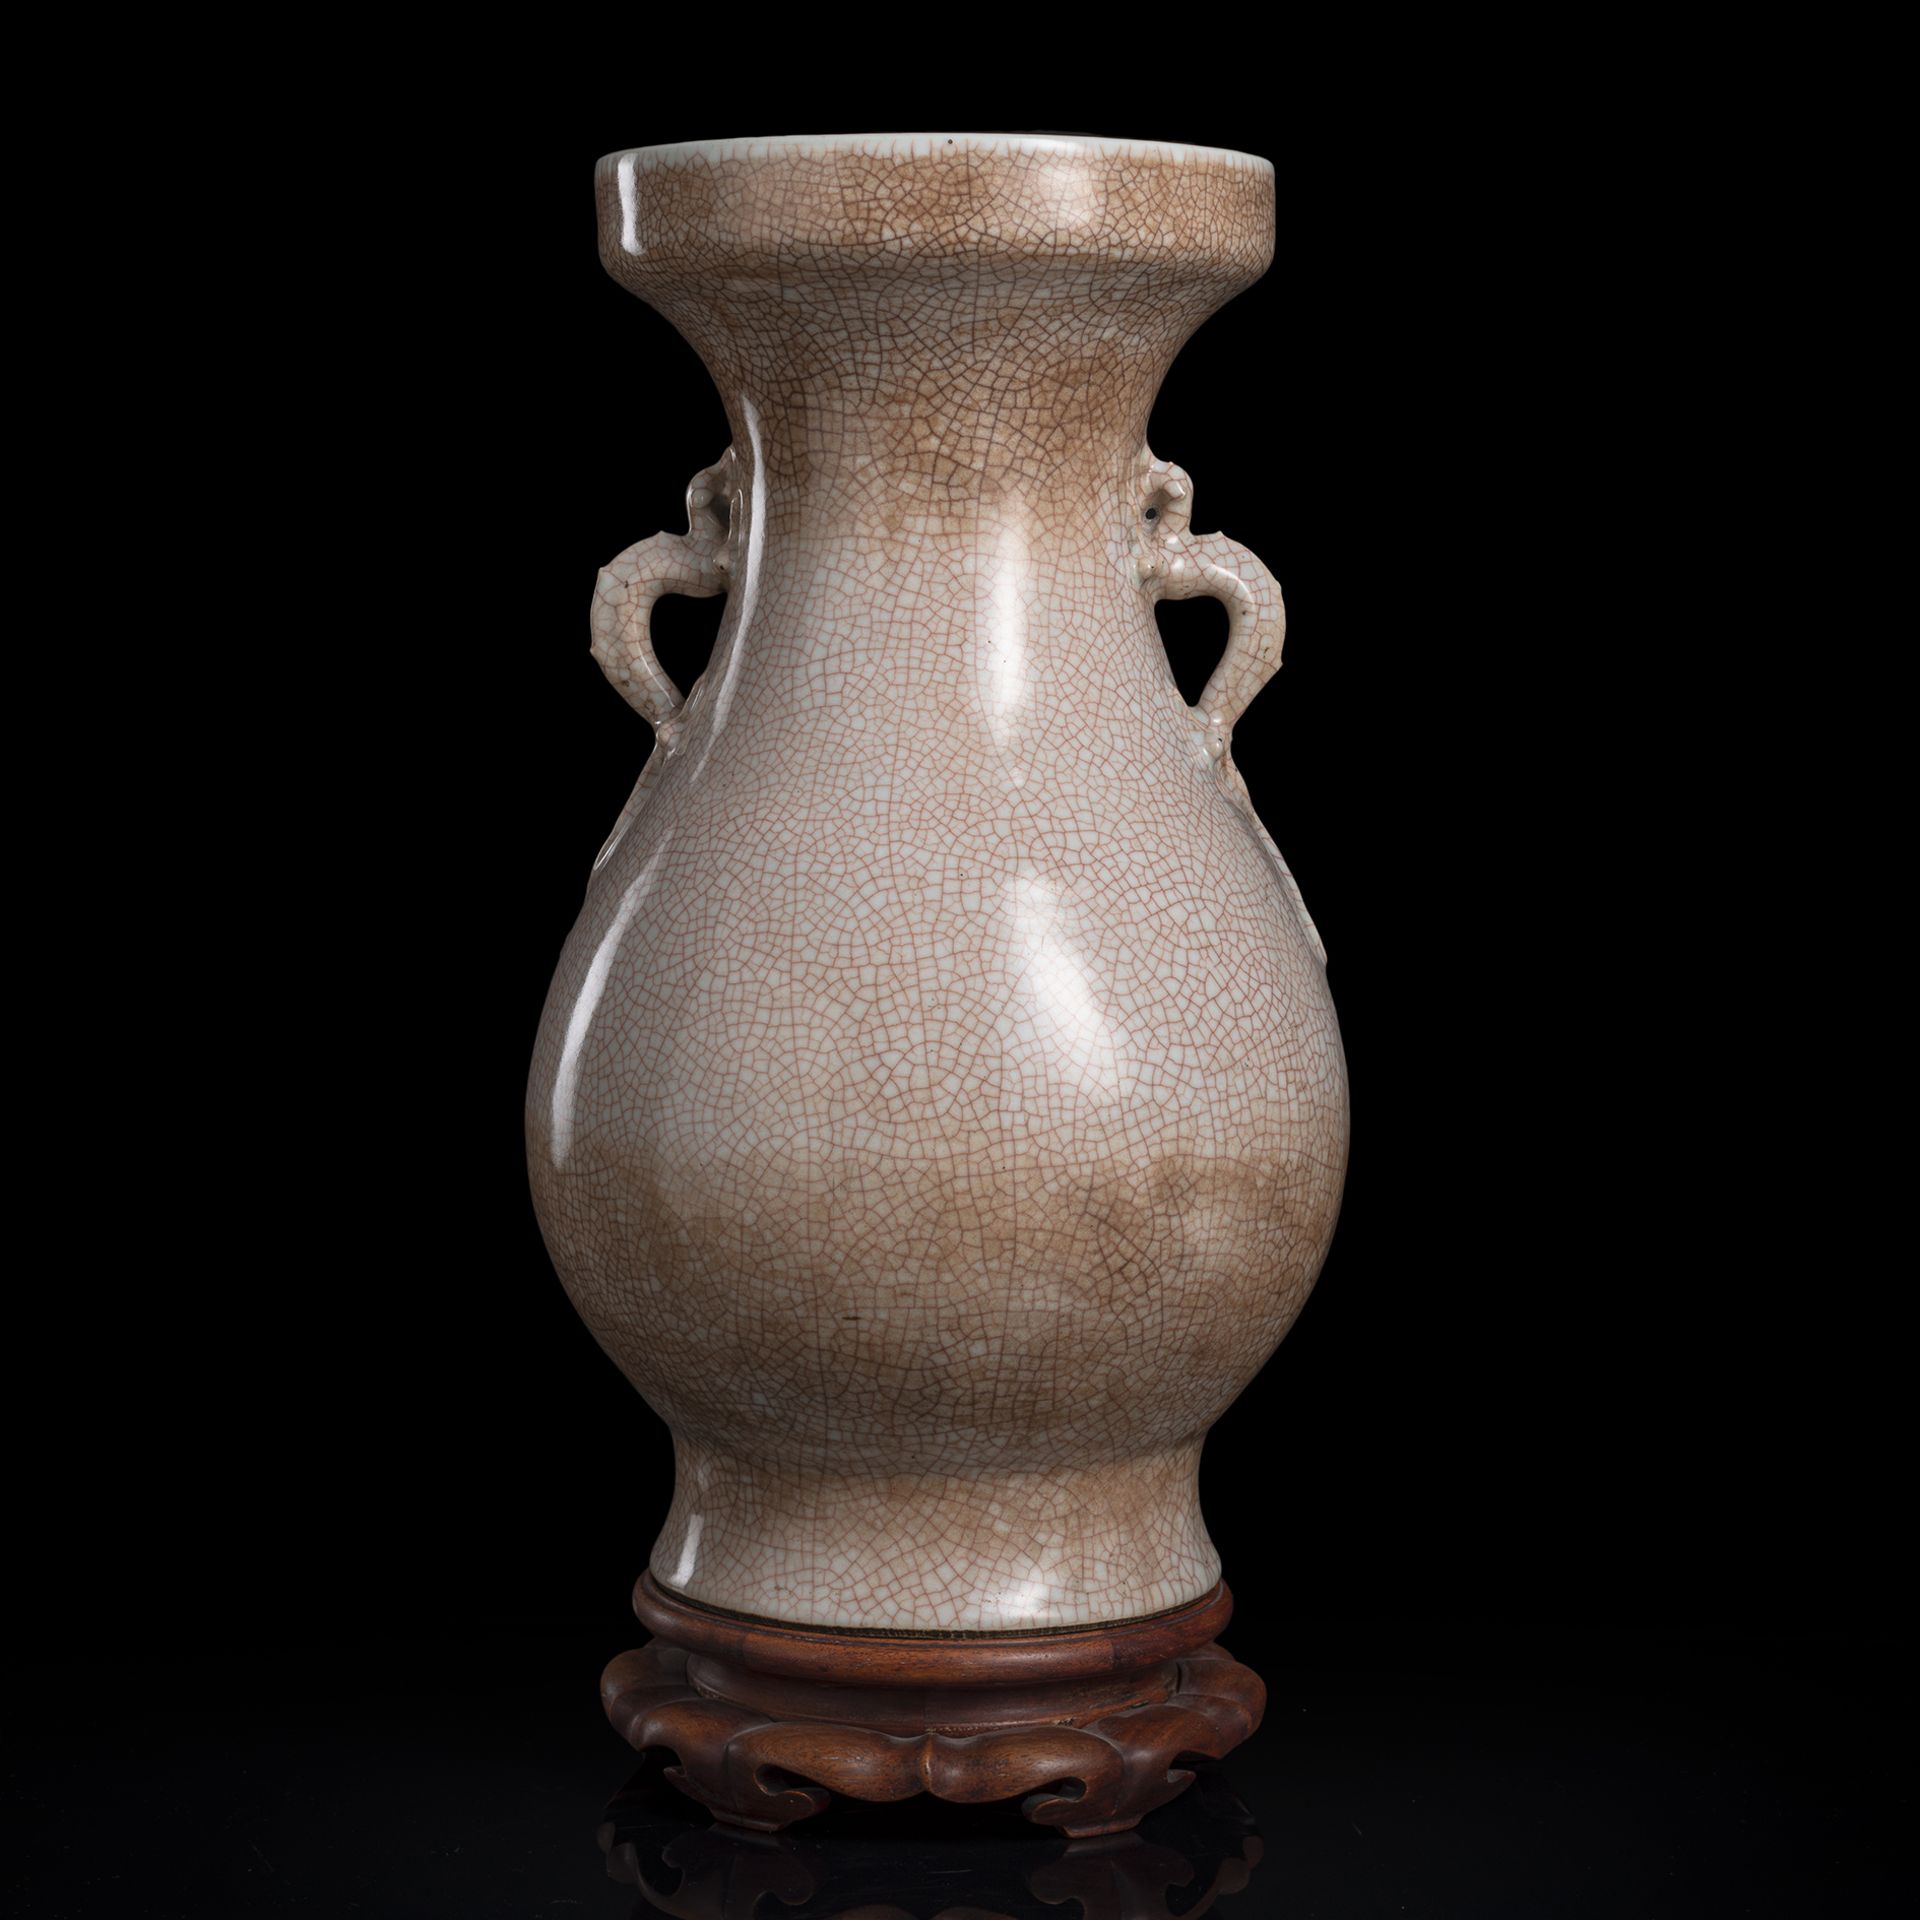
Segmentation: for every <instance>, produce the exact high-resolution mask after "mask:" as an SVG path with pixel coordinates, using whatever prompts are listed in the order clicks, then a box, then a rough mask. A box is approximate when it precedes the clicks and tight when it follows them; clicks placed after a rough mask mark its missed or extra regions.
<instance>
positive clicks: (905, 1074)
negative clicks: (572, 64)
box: [527, 134, 1347, 1635]
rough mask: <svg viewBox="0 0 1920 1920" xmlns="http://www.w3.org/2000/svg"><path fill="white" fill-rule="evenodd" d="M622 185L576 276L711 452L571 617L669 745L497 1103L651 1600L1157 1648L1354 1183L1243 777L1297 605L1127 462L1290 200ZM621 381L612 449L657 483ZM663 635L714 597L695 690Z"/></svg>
mask: <svg viewBox="0 0 1920 1920" xmlns="http://www.w3.org/2000/svg"><path fill="white" fill-rule="evenodd" d="M597 187H598V195H599V209H600V244H601V252H602V258H603V260H604V262H605V264H606V267H607V270H608V271H609V272H610V273H611V274H612V275H613V276H614V278H615V279H617V280H618V281H620V283H621V284H622V285H623V286H625V287H627V288H629V289H630V290H631V291H632V292H634V293H636V294H638V295H639V296H640V297H641V298H642V299H644V300H646V301H647V302H648V303H649V304H651V305H652V306H654V307H657V308H658V309H659V310H660V311H661V312H662V313H663V314H665V315H666V316H667V318H668V319H670V320H671V321H672V322H673V324H674V325H675V326H676V327H678V328H679V330H680V331H681V332H682V333H683V334H684V335H685V336H686V338H687V339H688V340H689V341H690V342H691V343H692V344H693V346H694V347H695V348H696V350H697V351H698V352H699V355H700V357H701V359H702V360H703V361H704V363H705V365H706V367H707V369H708V371H709V372H710V373H711V375H712V377H713V379H714V381H715V383H716V384H717V385H718V387H719V390H720V392H721V395H722V396H723V398H724V400H725V403H726V410H727V418H728V421H729V424H730V428H731V432H732V444H731V445H730V446H729V447H728V448H727V449H726V451H725V452H724V453H723V454H722V455H721V457H720V458H719V459H718V460H717V461H715V462H714V463H713V464H712V465H711V466H709V467H707V468H706V469H705V470H704V471H703V472H701V473H700V474H699V475H698V476H697V478H696V479H695V480H694V482H693V484H692V486H691V488H690V489H689V492H688V496H687V499H688V522H689V523H688V528H687V531H686V532H685V533H661V534H655V535H654V536H652V537H651V538H648V539H643V540H640V541H639V542H638V543H637V544H636V545H634V546H632V547H630V548H628V549H627V550H626V552H624V553H622V554H621V555H619V556H618V558H616V559H614V560H612V561H611V562H609V564H608V565H607V567H606V570H605V571H604V572H603V573H602V575H601V576H600V581H599V585H598V588H597V590H596V594H595V599H594V607H593V648H594V652H595V654H596V656H597V657H598V659H599V661H600V663H601V665H602V666H603V667H604V668H605V670H606V672H607V674H608V676H609V677H610V678H611V680H612V681H613V684H614V685H615V686H616V687H617V688H618V689H619V690H620V692H621V693H622V694H623V695H625V697H626V698H627V700H628V701H629V702H630V703H631V704H632V705H633V706H634V707H635V708H637V709H638V711H639V712H640V713H641V714H642V715H644V716H645V718H646V719H647V720H648V721H649V722H650V723H651V725H652V727H653V730H654V734H655V743H654V748H653V752H652V755H651V757H650V758H649V759H648V760H647V762H646V765H645V769H644V771H643V772H642V773H641V775H640V778H639V783H638V785H637V786H636V787H635V789H634V793H633V797H632V799H631V800H630V801H629V802H628V804H627V807H626V809H625V810H624V812H623V813H622V814H621V816H620V818H619V820H618V821H617V822H616V824H615V826H614V828H613V831H612V834H611V835H610V836H609V838H608V840H607V842H606V844H605V846H604V847H603V848H602V849H601V851H600V854H599V858H598V859H597V860H596V861H595V863H594V867H593V872H592V877H591V879H590V881H589V883H588V887H587V895H586V901H585V905H584V906H583V908H582V910H581V913H580V917H579V920H578V923H577V924H576V925H575V927H574V929H573V933H572V936H571V937H570V939H569V940H568V942H567V945H566V949H565V952H564V953H563V954H562V956H561V959H560V964H559V969H558V972H557V973H556V975H555V977H554V981H553V987H552V991H551V994H550V996H549V998H548V1001H547V1006H546V1012H545V1015H544V1018H543V1021H542V1024H541V1028H540V1034H539V1039H538V1044H537V1049H536V1052H535V1057H534V1063H533V1072H532V1078H531V1083H530V1086H529V1089H528V1100H527V1137H528V1145H529V1150H530V1155H531V1164H532V1175H533V1190H534V1196H535V1201H536V1204H537V1206H538V1210H539V1215H540V1220H541V1224H542V1227H543V1229H544V1231H545V1234H546V1240H547V1245H548V1247H549V1248H550V1250H551V1252H552V1255H553V1258H554V1261H555V1264H556V1265H557V1267H558V1269H559V1271H560V1274H561V1276H562V1278H563V1279H564V1281H565V1283H566V1286H567V1289H568V1291H569V1293H570V1294H571V1296H572V1298H573V1300H574V1303H575V1304H576V1305H577V1307H578V1308H579V1311H580V1313H581V1314H582V1316H583V1317H584V1318H585V1320H586V1322H587V1324H588V1326H589V1327H591V1328H592V1330H593V1333H594V1335H595V1337H596V1338H597V1339H598V1340H599V1341H600V1343H601V1345H602V1346H603V1347H604V1348H605V1349H606V1351H607V1352H608V1353H609V1354H610V1355H611V1356H612V1357H613V1359H614V1360H615V1361H616V1362H617V1363H618V1364H619V1366H620V1367H621V1369H622V1370H623V1371H624V1372H625V1373H626V1375H627V1377H628V1378H629V1379H630V1380H631V1381H632V1382H633V1384H634V1385H635V1386H636V1387H637V1388H638V1389H639V1391H640V1392H641V1393H642V1394H643V1395H644V1396H645V1397H646V1399H647V1401H648V1402H649V1404H650V1405H651V1406H653V1407H654V1408H655V1409H656V1410H657V1411H658V1413H659V1414H660V1415H661V1417H662V1418H663V1419H664V1420H665V1421H666V1422H667V1424H668V1426H669V1427H670V1428H671V1429H672V1432H673V1436H674V1442H675V1447H676V1455H677V1463H678V1467H677V1480H676V1484H675V1487H674V1492H673V1500H672V1507H671V1510H670V1512H668V1514H667V1516H666V1520H665V1524H664V1526H663V1528H662V1529H661V1532H660V1534H659V1538H658V1540H657V1541H656V1542H655V1544H654V1547H653V1553H652V1560H651V1572H652V1576H653V1580H654V1582H655V1583H656V1584H657V1585H658V1586H659V1587H660V1588H662V1589H664V1590H666V1591H667V1592H668V1593H670V1594H674V1595H678V1596H681V1597H683V1598H684V1599H685V1600H687V1601H689V1602H694V1603H697V1604H699V1605H701V1606H704V1607H707V1608H713V1609H724V1610H727V1611H729V1612H731V1613H736V1614H745V1615H751V1616H755V1617H757V1618H759V1619H762V1620H768V1621H773V1622H779V1623H786V1624H789V1625H793V1626H824V1627H838V1628H858V1629H867V1630H890V1631H892V1632H894V1633H900V1632H902V1631H908V1632H921V1633H934V1634H948V1635H952V1634H971V1633H981V1632H1001V1633H1018V1632H1031V1631H1032V1630H1034V1629H1058V1628H1074V1627H1080V1628H1084V1627H1088V1626H1091V1625H1098V1624H1104V1623H1113V1622H1128V1621H1136V1620H1138V1619H1140V1618H1141V1617H1142V1616H1147V1615H1153V1614H1159V1613H1164V1612H1166V1611H1167V1610H1169V1609H1173V1608H1178V1607H1180V1606H1182V1605H1183V1604H1184V1603H1186V1602H1189V1601H1193V1600H1196V1599H1198V1598H1199V1597H1201V1596H1203V1595H1206V1594H1207V1593H1208V1592H1209V1591H1210V1590H1211V1589H1213V1588H1214V1586H1215V1584H1216V1582H1217V1581H1218V1580H1219V1577H1220V1568H1219V1562H1218V1558H1217V1556H1216V1554H1215V1552H1214V1549H1213V1546H1212V1544H1211V1542H1210V1541H1209V1539H1208V1536H1207V1530H1206V1527H1205V1524H1204V1523H1203V1521H1202V1519H1201V1513H1200V1504H1199V1498H1198V1486H1197V1474H1198V1467H1199V1461H1200V1451H1201V1443H1202V1441H1203V1439H1204V1437H1205V1435H1206V1432H1207V1429H1208V1427H1209V1425H1210V1424H1211V1423H1212V1422H1213V1421H1214V1420H1215V1419H1216V1418H1217V1417H1218V1416H1219V1415H1220V1414H1221V1413H1222V1412H1223V1411H1224V1409H1225V1408H1226V1407H1227V1405H1228V1404H1229V1403H1230V1402H1231V1401H1232V1400H1233V1398H1234V1397H1235V1395H1236V1394H1238V1393H1239V1392H1240V1390H1241V1389H1242V1388H1243V1387H1244V1386H1245V1385H1246V1384H1247V1382H1248V1380H1249V1379H1250V1378H1251V1377H1252V1376H1253V1374H1254V1373H1255V1372H1256V1370H1257V1369H1258V1368H1259V1367H1260V1366H1261V1364H1262V1363H1263V1362H1264V1361H1265V1360H1266V1358H1267V1356H1268V1355H1269V1354H1270V1353H1271V1352H1272V1351H1273V1349H1274V1347H1275V1345H1276V1344H1277V1343H1278V1342H1279V1340H1280V1338H1281V1336H1282V1335H1283V1334H1284V1333H1285V1332H1286V1330H1287V1328H1288V1326H1289V1324H1290V1323H1291V1322H1292V1320H1293V1318H1294V1316H1295V1315H1296V1314H1297V1313H1298V1311H1299V1309H1300V1306H1301V1303H1302V1301H1303V1300H1304V1299H1305V1297H1306V1294H1307V1291H1308V1289H1309V1288H1310V1287H1311V1286H1312V1284H1313V1281H1314V1279H1315V1277H1316V1275H1317V1274H1318V1272H1319V1270H1320V1266H1321V1262H1322V1260H1323V1259H1324V1257H1325V1254H1326V1251H1327V1245H1328V1241H1329V1239H1330V1237H1331V1235H1332V1232H1333V1226H1334V1219H1335V1215H1336V1212H1337V1209H1338V1205H1339V1198H1340V1188H1341V1180H1342V1176H1343V1172H1344V1168H1345V1162H1346V1153H1347V1089H1346V1078H1345V1070H1344V1064H1343V1060H1342V1055H1341V1047H1340V1037H1339V1031H1338V1028H1337V1025H1336V1022H1335V1018H1334V1010H1333V1003H1332V1001H1331V999H1330V998H1329V996H1328V991H1327V982H1326V974H1325V966H1324V959H1325V956H1324V954H1323V952H1322V949H1321V945H1320V941H1319V938H1318V936H1317V935H1316V933H1315V930H1314V927H1313V923H1312V922H1311V921H1310V920H1309V918H1308V917H1307V912H1306V909H1305V907H1304V906H1303V904H1302V902H1301V899H1300V894H1299V891H1298V889H1297V888H1296V887H1295V885H1294V883H1293V880H1292V877H1291V876H1290V874H1289V873H1288V870H1287V867H1286V864H1285V862H1284V861H1283V860H1282V859H1281V857H1280V854H1279V852H1278V851H1277V850H1276V848H1275V846H1274V844H1273V842H1272V840H1271V839H1269V838H1268V836H1267V833H1266V832H1265V830H1264V829H1263V828H1262V826H1261V823H1260V821H1259V820H1258V819H1257V818H1256V817H1255V815H1254V812H1253V809H1252V806H1251V804H1250V802H1249V801H1248V798H1247V794H1246V789H1245V788H1244V786H1243V785H1242V783H1241V781H1240V779H1239V776H1238V775H1237V774H1236V772H1235V770H1234V766H1233V761H1232V757H1231V753H1230V746H1231V740H1232V732H1233V725H1234V722H1235V721H1236V720H1237V719H1238V718H1239V716H1240V715H1241V713H1242V712H1243V711H1244V710H1245V709H1246V707H1247V705H1248V703H1249V702H1250V701H1251V700H1252V699H1253V698H1254V696H1255V695H1256V694H1257V693H1258V692H1259V691H1260V689H1261V687H1262V686H1263V685H1264V684H1265V682H1266V681H1267V679H1268V678H1269V677H1270V676H1271V675H1272V674H1273V672H1274V670H1275V669H1276V668H1277V667H1278V666H1279V664H1280V644H1281V637H1282V633H1283V630H1284V616H1283V612H1282V607H1281V599H1280V591H1279V588H1278V587H1277V585H1276V584H1275V582H1274V580H1273V579H1272V577H1271V576H1270V575H1269V573H1268V572H1267V569H1266V568H1265V567H1264V566H1263V565H1262V564H1261V563H1260V561H1259V560H1258V559H1256V558H1255V557H1254V555H1253V554H1252V553H1250V552H1249V551H1248V550H1247V549H1246V548H1245V547H1242V546H1240V545H1238V544H1237V543H1236V542H1235V541H1233V540H1230V539H1228V538H1227V537H1226V536H1225V535H1223V534H1218V533H1205V534H1201V533H1196V532H1195V531H1194V530H1193V488H1192V485H1191V483H1190V482H1189V480H1188V478H1187V476H1186V475H1185V474H1184V473H1183V472H1182V471H1181V470H1180V469H1179V468H1178V467H1176V466H1173V465H1170V464H1169V463H1168V462H1166V461H1164V460H1161V459H1158V458H1156V457H1155V455H1154V454H1153V453H1152V452H1151V451H1150V450H1149V448H1148V446H1147V443H1146V438H1145V435H1146V424H1147V417H1148V413H1149V410H1150V408H1151V407H1152V405H1153V401H1154V395H1155V393H1156V391H1157V389H1158V388H1159V385H1160V382H1161V380H1162V378H1163V376H1164V375H1165V373H1166V371H1167V368H1168V365H1169V363H1170V362H1171V361H1172V359H1173V357H1174V355H1175V354H1176V353H1177V352H1178V351H1179V349H1180V346H1181V344H1182V343H1183V342H1184V341H1185V340H1186V339H1187V337H1188V336H1189V335H1190V334H1191V333H1192V332H1193V330H1194V329H1195V328H1196V327H1197V326H1198V325H1199V324H1200V323H1201V321H1203V320H1204V319H1205V318H1206V317H1207V316H1208V315H1209V314H1210V313H1212V312H1213V311H1214V310H1215V309H1216V308H1218V307H1219V306H1220V305H1221V304H1222V303H1223V302H1225V301H1227V300H1228V299H1230V298H1231V297H1232V296H1233V295H1234V294H1235V293H1237V292H1238V291H1240V290H1241V289H1242V288H1244V287H1246V286H1247V285H1248V284H1249V283H1250V282H1252V281H1253V280H1254V279H1256V278H1257V277H1258V276H1259V275H1260V274H1261V273H1262V272H1263V271H1264V270H1265V268H1266V266H1267V264H1268V261H1269V259H1270V257H1271V253H1272V244H1273V204H1274V195H1273V171H1272V168H1271V167H1270V166H1269V165H1268V164H1267V163H1266V162H1265V161H1264V160H1259V159H1254V158H1251V157H1249V156H1246V155H1243V154H1236V153H1227V152H1220V151H1215V150H1210V149H1197V148H1183V147H1176V146H1168V145H1157V144H1152V143H1134V142H1118V141H1112V142H1109V141H1096V140H1066V139H1051V138H1049V139H1040V138H1031V139H1029V138H1021V137H1012V136H984V135H958V134H956V135H944V134H935V135H898V136H871V137H846V138H835V139H825V138H793V139H776V140H751V141H749V140H741V141H725V142H718V143H712V144H700V145H693V146H681V147H656V148H646V149H641V150H638V151H634V152H627V153H619V154H613V155H609V156H608V157H607V158H606V159H605V160H603V161H602V162H601V163H600V166H599V169H598V175H597ZM645 395H646V370H645V369H644V368H639V369H636V370H635V377H634V380H633V382H632V384H631V389H630V392H629V393H628V395H627V396H626V397H625V399H624V401H623V406H624V408H625V412H624V414H623V416H622V418H623V420H624V421H625V422H626V423H627V425H626V430H627V431H629V432H630V433H631V434H632V436H633V453H634V457H638V458H647V459H654V458H660V457H669V458H670V457H671V450H670V449H663V448H661V447H658V446H657V445H655V444H654V442H653V441H652V439H651V438H650V436H649V435H648V433H647V430H646V427H645V416H646V400H645ZM1220 405H1221V406H1222V407H1224V408H1230V407H1232V406H1233V405H1234V400H1233V396H1232V394H1231V393H1223V394H1222V395H1221V396H1220ZM1244 425H1245V430H1246V432H1247V433H1248V434H1250V435H1255V436H1258V435H1260V434H1262V433H1263V432H1266V431H1269V430H1270V427H1271V423H1268V422H1263V421H1261V420H1258V419H1248V420H1246V421H1245V423H1244ZM669 593H685V594H725V595H726V599H727V604H726V611H725V618H724V621H723V624H722V626H721V629H720V636H719V640H718V643H717V645H716V647H715V649H714V653H713V657H712V661H711V663H710V665H709V666H708V668H707V670H706V671H705V673H704V674H702V675H701V677H700V679H699V681H698V682H697V684H696V685H695V686H694V687H693V688H692V689H691V690H690V691H689V693H688V694H687V696H686V698H685V699H684V700H683V699H682V698H681V695H680V693H679V691H678V690H677V689H676V688H675V687H674V686H673V684H672V683H671V682H670V681H669V680H668V679H667V677H666V676H665V675H664V674H663V673H662V671H661V669H660V667H659V665H658V664H657V662H656V661H655V659H654V657H653V654H652V651H651V649H650V647H649V644H648V616H649V612H650V610H651V608H652V606H653V604H654V602H655V601H656V600H657V599H659V597H660V596H661V595H663V594H669ZM1193 594H1204V595H1212V596H1215V597H1217V598H1218V599H1220V600H1221V601H1223V602H1224V603H1225V605H1226V607H1227V610H1228V614H1229V616H1230V635H1229V639H1228V643H1227V649H1226V653H1225V656H1224V658H1223V659H1222V661H1221V663H1220V666H1219V669H1218V671H1217V672H1216V673H1215V674H1214V675H1213V678H1212V680H1211V681H1210V683H1209V684H1208V686H1207V688H1206V691H1205V693H1204V694H1203V695H1202V697H1201V700H1200V703H1199V705H1198V706H1197V707H1189V706H1188V705H1187V704H1186V703H1185V701H1184V700H1183V699H1182V698H1181V696H1180V694H1179V692H1178V690H1177V688H1176V687H1175V684H1174V680H1173V677H1172V675H1171V673H1170V671H1169V669H1168V666H1167V662H1166V659H1165V656H1164V653H1163V651H1162V648H1161V645H1160V640H1159V636H1158V631H1157V629H1156V626H1155V622H1154V614H1153V606H1154V602H1155V600H1156V599H1158V598H1160V597H1163V596H1169V597H1182V596H1186V595H1193ZM654 1517H655V1516H654V1515H652V1514H650V1513H649V1511H648V1505H647V1493H646V1490H645V1489H635V1490H634V1497H633V1505H632V1509H631V1518H632V1522H633V1525H634V1526H635V1528H636V1529H640V1528H643V1527H646V1526H650V1525H651V1524H652V1522H653V1519H654ZM641 1544H642V1542H641V1541H639V1540H637V1541H636V1560H637V1559H638V1554H639V1547H640V1545H641Z"/></svg>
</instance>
